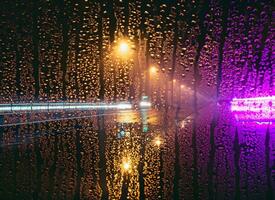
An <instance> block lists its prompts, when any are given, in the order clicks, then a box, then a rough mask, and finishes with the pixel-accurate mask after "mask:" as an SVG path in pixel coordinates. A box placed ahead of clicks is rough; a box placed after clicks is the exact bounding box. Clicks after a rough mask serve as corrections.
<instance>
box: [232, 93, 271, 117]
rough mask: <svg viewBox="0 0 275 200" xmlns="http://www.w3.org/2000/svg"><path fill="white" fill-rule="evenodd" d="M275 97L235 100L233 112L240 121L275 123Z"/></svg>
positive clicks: (233, 101)
mask: <svg viewBox="0 0 275 200" xmlns="http://www.w3.org/2000/svg"><path fill="white" fill-rule="evenodd" d="M274 107H275V96H268V97H255V98H242V99H238V98H234V99H233V100H232V101H231V111H232V112H233V113H234V115H235V117H236V119H237V120H238V121H258V122H269V121H274V120H275V116H274Z"/></svg>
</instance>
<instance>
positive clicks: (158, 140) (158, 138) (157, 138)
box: [154, 136, 162, 147]
mask: <svg viewBox="0 0 275 200" xmlns="http://www.w3.org/2000/svg"><path fill="white" fill-rule="evenodd" d="M154 143H155V145H156V146H157V147H160V145H161V144H162V141H161V138H160V137H159V136H157V137H156V138H155V140H154Z"/></svg>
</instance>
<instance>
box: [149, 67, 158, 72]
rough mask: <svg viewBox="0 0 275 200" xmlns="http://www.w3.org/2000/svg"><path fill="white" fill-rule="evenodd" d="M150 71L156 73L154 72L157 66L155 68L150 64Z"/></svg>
mask: <svg viewBox="0 0 275 200" xmlns="http://www.w3.org/2000/svg"><path fill="white" fill-rule="evenodd" d="M150 72H151V73H152V74H154V73H156V72H157V68H156V67H155V66H151V67H150Z"/></svg>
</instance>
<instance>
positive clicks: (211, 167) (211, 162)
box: [207, 2, 229, 199]
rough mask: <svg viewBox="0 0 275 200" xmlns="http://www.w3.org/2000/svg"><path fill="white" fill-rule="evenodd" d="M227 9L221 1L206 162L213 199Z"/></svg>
mask: <svg viewBox="0 0 275 200" xmlns="http://www.w3.org/2000/svg"><path fill="white" fill-rule="evenodd" d="M228 9H229V2H224V3H222V22H221V26H222V32H221V37H220V43H219V52H218V72H217V78H216V80H217V88H216V100H215V101H216V102H215V105H214V106H215V108H214V113H213V117H212V121H211V123H210V136H209V137H210V141H209V142H210V150H209V160H208V164H207V172H208V195H209V199H214V198H215V197H214V189H213V175H214V172H213V170H214V165H215V157H216V145H215V130H216V127H217V124H218V119H219V113H218V110H217V106H216V105H217V103H218V100H219V96H220V87H221V82H222V62H223V49H224V44H225V40H226V37H227V21H228V19H227V18H228Z"/></svg>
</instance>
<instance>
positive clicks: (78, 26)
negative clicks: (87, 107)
mask: <svg viewBox="0 0 275 200" xmlns="http://www.w3.org/2000/svg"><path fill="white" fill-rule="evenodd" d="M83 12H84V8H83V4H79V12H78V16H79V22H78V23H77V24H76V33H75V46H74V49H75V61H74V65H75V69H74V72H73V78H74V84H75V87H74V88H75V91H76V93H75V96H76V98H77V99H78V101H79V98H80V91H79V90H80V89H79V84H78V71H79V68H78V67H79V66H80V63H79V60H80V47H79V46H80V31H81V29H82V26H83V19H84V14H83Z"/></svg>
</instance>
